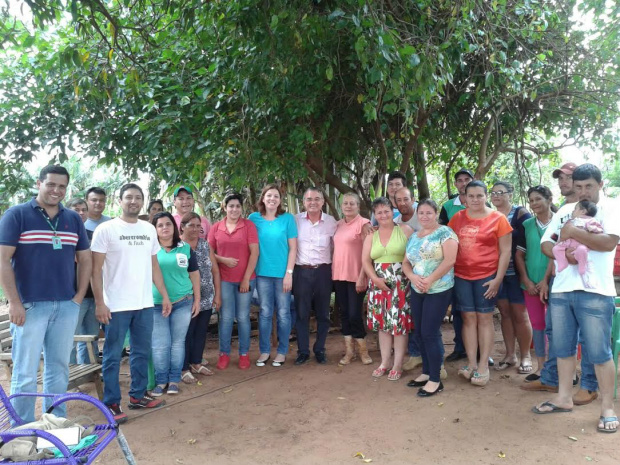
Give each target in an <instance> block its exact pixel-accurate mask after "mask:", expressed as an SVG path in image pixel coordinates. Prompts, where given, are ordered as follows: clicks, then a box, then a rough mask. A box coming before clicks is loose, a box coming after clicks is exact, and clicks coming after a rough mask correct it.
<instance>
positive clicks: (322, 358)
mask: <svg viewBox="0 0 620 465" xmlns="http://www.w3.org/2000/svg"><path fill="white" fill-rule="evenodd" d="M314 356H315V357H316V361H317V363H320V364H321V365H325V364H326V363H327V356H326V355H325V352H317V353H315V354H314Z"/></svg>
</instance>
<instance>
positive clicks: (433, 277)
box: [403, 199, 458, 397]
mask: <svg viewBox="0 0 620 465" xmlns="http://www.w3.org/2000/svg"><path fill="white" fill-rule="evenodd" d="M417 215H418V221H419V222H420V225H421V226H422V229H420V231H418V232H417V233H415V234H413V235H412V236H411V237H410V238H409V241H408V242H407V255H406V257H405V260H404V261H403V273H404V274H405V276H407V278H409V280H410V281H411V288H412V291H413V292H411V300H410V302H411V311H412V313H413V321H414V326H415V332H416V335H417V337H418V341H419V347H420V354H421V355H422V374H421V375H420V376H418V377H417V378H416V379H414V380H411V381H410V382H409V383H408V384H407V385H408V386H409V387H419V388H420V389H419V390H418V396H420V397H430V396H432V395H435V394H437V393H438V392H441V391H443V383H442V382H441V380H440V370H441V363H442V360H443V341H442V339H441V330H440V328H441V323H442V321H443V317H444V316H445V315H446V311H447V310H448V305H450V302H451V301H452V288H453V287H454V262H455V261H456V253H457V251H458V238H457V236H456V234H455V233H454V231H452V229H450V228H449V227H447V226H440V225H439V223H438V221H437V219H438V208H437V204H436V203H435V202H433V201H432V200H429V199H426V200H422V201H421V202H420V203H419V204H418V210H417Z"/></svg>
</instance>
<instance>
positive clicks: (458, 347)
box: [452, 289, 465, 354]
mask: <svg viewBox="0 0 620 465" xmlns="http://www.w3.org/2000/svg"><path fill="white" fill-rule="evenodd" d="M452 327H453V328H454V339H453V341H454V352H456V353H461V354H464V353H465V344H463V315H461V312H460V310H459V309H458V305H457V302H456V292H454V289H453V292H452Z"/></svg>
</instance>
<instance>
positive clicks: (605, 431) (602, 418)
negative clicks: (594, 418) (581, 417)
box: [596, 417, 618, 433]
mask: <svg viewBox="0 0 620 465" xmlns="http://www.w3.org/2000/svg"><path fill="white" fill-rule="evenodd" d="M599 421H602V422H603V427H602V428H601V427H600V426H597V427H596V429H597V431H598V432H599V433H615V432H616V431H618V427H617V426H616V427H615V428H614V429H606V428H605V425H606V424H607V423H611V422H612V421H618V417H600V418H599Z"/></svg>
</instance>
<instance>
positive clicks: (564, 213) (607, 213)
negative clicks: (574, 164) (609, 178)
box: [540, 195, 620, 297]
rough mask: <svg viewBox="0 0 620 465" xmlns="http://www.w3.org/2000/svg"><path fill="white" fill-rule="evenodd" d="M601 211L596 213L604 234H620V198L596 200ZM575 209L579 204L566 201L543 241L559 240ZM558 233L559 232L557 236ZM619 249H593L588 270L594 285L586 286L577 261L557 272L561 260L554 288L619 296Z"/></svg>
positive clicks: (554, 290) (561, 290)
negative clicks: (616, 275)
mask: <svg viewBox="0 0 620 465" xmlns="http://www.w3.org/2000/svg"><path fill="white" fill-rule="evenodd" d="M596 207H597V208H598V211H597V213H596V216H595V217H594V218H595V219H596V220H597V221H598V222H599V223H601V226H603V233H604V234H611V235H614V236H619V237H620V215H619V214H618V212H619V211H620V201H619V200H618V199H608V198H606V197H603V196H602V195H601V197H600V198H599V201H598V203H597V204H596ZM573 210H575V204H574V203H569V204H566V205H564V206H563V207H562V208H560V209H559V210H558V212H557V213H556V214H555V215H553V218H552V219H551V223H550V224H549V227H548V228H547V230H546V231H545V233H544V234H543V237H542V239H541V241H540V243H541V244H542V243H543V242H552V243H554V244H555V243H556V242H557V236H559V235H560V229H562V226H563V225H564V223H566V222H567V221H568V220H569V219H570V217H571V214H572V213H573ZM554 235H556V236H554ZM615 254H616V249H615V248H614V250H612V251H610V252H595V251H594V250H590V251H589V252H588V262H590V264H589V268H588V274H589V276H591V277H592V278H591V279H590V281H591V284H592V285H593V286H594V287H592V288H586V287H585V285H584V282H583V279H582V276H581V275H580V274H579V269H578V267H577V265H569V266H568V267H567V268H566V269H564V270H563V271H561V272H560V273H558V272H557V263H555V265H556V273H555V279H554V280H553V288H552V289H551V291H552V292H572V291H586V292H593V293H596V294H601V295H605V296H611V297H615V296H616V286H615V285H614V277H613V270H614V256H615Z"/></svg>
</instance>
